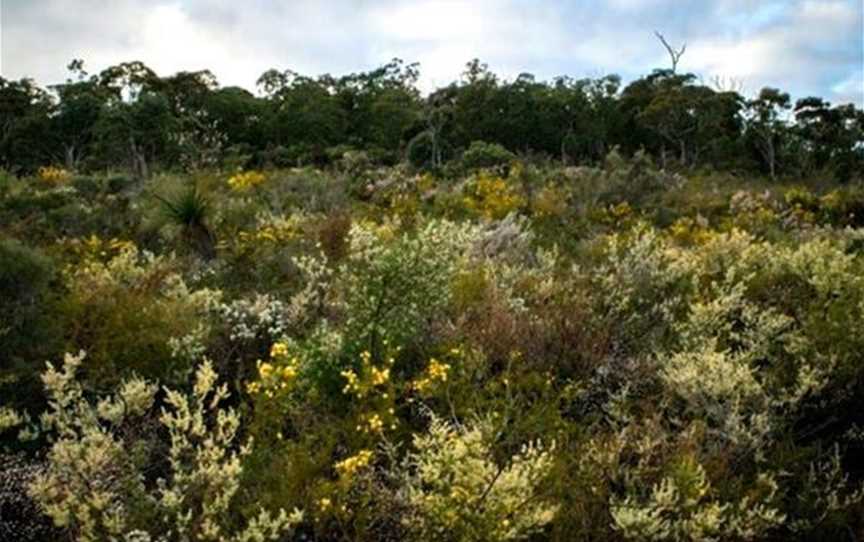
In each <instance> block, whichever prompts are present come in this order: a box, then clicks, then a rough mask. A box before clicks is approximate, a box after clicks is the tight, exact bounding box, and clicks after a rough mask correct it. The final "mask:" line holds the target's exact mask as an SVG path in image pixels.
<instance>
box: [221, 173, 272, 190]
mask: <svg viewBox="0 0 864 542" xmlns="http://www.w3.org/2000/svg"><path fill="white" fill-rule="evenodd" d="M266 180H267V177H266V176H265V175H264V174H263V173H261V172H260V171H254V170H253V171H242V172H238V173H236V174H234V175H232V176H231V177H230V178H229V179H228V186H229V187H230V188H231V190H234V191H235V192H248V191H249V190H252V189H254V188H257V187H259V186H261V185H262V184H264V182H265V181H266Z"/></svg>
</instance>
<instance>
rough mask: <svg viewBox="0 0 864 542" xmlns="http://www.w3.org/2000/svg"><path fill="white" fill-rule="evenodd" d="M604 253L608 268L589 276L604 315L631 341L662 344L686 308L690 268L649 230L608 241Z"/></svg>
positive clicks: (614, 236) (593, 272)
mask: <svg viewBox="0 0 864 542" xmlns="http://www.w3.org/2000/svg"><path fill="white" fill-rule="evenodd" d="M606 250H607V260H606V262H604V263H603V264H602V265H599V266H597V267H596V268H595V269H594V270H593V271H592V273H591V276H592V278H593V280H594V281H595V282H596V284H597V288H598V291H600V292H602V296H601V304H602V307H601V310H602V311H603V312H604V313H606V314H608V317H609V318H611V319H613V320H615V321H616V322H618V326H620V329H621V330H622V333H625V334H626V338H627V339H629V340H631V341H639V342H643V343H644V342H647V343H648V344H651V343H652V342H653V341H654V340H659V339H661V338H662V335H663V334H665V333H666V332H667V331H668V328H669V326H671V323H672V322H673V321H674V320H675V319H676V315H677V314H678V313H679V312H680V311H681V310H682V307H683V306H684V305H685V302H686V300H687V297H686V295H687V293H688V291H689V290H690V288H691V286H692V285H691V282H690V281H691V278H692V265H690V264H689V262H687V261H685V260H682V259H681V258H678V257H676V256H677V254H676V253H674V252H673V251H670V250H668V249H667V247H666V246H665V245H664V243H663V240H662V239H661V238H660V237H659V236H658V235H657V233H656V232H655V231H654V230H651V229H646V228H637V229H636V230H634V231H633V232H631V234H630V235H627V236H625V235H621V234H615V235H611V236H609V238H608V240H607V246H606ZM657 335H660V336H657Z"/></svg>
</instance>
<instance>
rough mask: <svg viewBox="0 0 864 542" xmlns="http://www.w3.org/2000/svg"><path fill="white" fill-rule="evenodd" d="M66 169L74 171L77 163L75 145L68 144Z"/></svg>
mask: <svg viewBox="0 0 864 542" xmlns="http://www.w3.org/2000/svg"><path fill="white" fill-rule="evenodd" d="M65 151H66V169H67V170H69V171H73V170H74V169H75V166H76V165H77V160H75V145H66V147H65Z"/></svg>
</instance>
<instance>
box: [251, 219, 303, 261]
mask: <svg viewBox="0 0 864 542" xmlns="http://www.w3.org/2000/svg"><path fill="white" fill-rule="evenodd" d="M304 218H305V217H303V216H301V215H291V216H289V217H285V216H274V215H269V214H268V215H263V216H259V217H258V221H257V222H258V223H257V224H256V226H255V229H254V230H252V231H241V232H239V233H238V234H237V249H238V251H240V252H247V251H251V250H256V249H263V250H272V249H273V248H274V246H276V245H283V244H285V243H287V242H289V241H292V240H295V239H297V238H299V237H300V236H301V235H302V233H303V221H304Z"/></svg>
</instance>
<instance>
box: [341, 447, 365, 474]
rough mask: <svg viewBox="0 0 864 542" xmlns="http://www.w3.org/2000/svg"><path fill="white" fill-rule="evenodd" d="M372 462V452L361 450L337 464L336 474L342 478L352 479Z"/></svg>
mask: <svg viewBox="0 0 864 542" xmlns="http://www.w3.org/2000/svg"><path fill="white" fill-rule="evenodd" d="M370 461H372V451H371V450H360V451H359V452H357V453H356V454H355V455H352V456H351V457H349V458H347V459H344V460H342V461H340V462H339V463H336V465H335V468H336V472H338V473H339V475H340V476H343V477H345V478H350V477H351V476H353V475H354V474H356V473H357V472H358V471H360V470H361V469H363V468H365V467H367V466H368V465H369V462H370Z"/></svg>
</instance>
